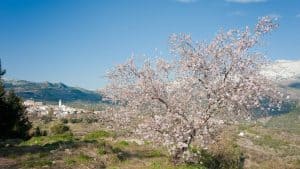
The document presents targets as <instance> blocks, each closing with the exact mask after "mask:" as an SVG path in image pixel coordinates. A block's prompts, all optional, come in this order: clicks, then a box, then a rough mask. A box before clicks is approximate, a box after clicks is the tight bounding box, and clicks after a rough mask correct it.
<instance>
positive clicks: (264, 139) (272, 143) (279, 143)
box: [254, 135, 288, 149]
mask: <svg viewBox="0 0 300 169" xmlns="http://www.w3.org/2000/svg"><path fill="white" fill-rule="evenodd" d="M254 143H255V144H257V145H260V146H268V147H270V148H272V149H281V148H282V147H283V146H287V145H288V143H287V142H286V141H284V140H281V139H276V138H274V137H272V136H271V135H263V136H260V137H258V138H256V139H254Z"/></svg>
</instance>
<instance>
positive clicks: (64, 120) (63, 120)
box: [60, 118, 69, 124]
mask: <svg viewBox="0 0 300 169" xmlns="http://www.w3.org/2000/svg"><path fill="white" fill-rule="evenodd" d="M60 121H61V122H62V123H64V124H67V123H68V122H69V121H68V119H66V118H61V119H60Z"/></svg>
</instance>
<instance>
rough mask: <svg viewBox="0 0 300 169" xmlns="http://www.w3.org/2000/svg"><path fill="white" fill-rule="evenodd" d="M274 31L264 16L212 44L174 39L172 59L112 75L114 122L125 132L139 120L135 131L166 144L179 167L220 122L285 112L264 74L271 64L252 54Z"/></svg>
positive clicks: (128, 67)
mask: <svg viewBox="0 0 300 169" xmlns="http://www.w3.org/2000/svg"><path fill="white" fill-rule="evenodd" d="M276 27H277V24H276V23H274V19H273V18H270V17H263V18H261V19H260V20H259V21H258V24H257V25H256V27H255V29H254V31H253V32H251V31H250V29H249V28H248V27H246V29H245V30H243V31H240V30H229V31H228V32H221V33H219V34H218V35H217V36H216V37H215V38H214V39H213V40H212V41H211V42H210V43H199V42H194V41H193V40H192V39H191V37H190V36H189V35H185V34H179V35H173V36H171V38H170V44H171V51H172V52H173V53H174V54H175V56H177V57H175V58H176V59H175V60H174V61H172V62H167V61H165V60H163V59H157V60H155V63H154V62H153V61H150V60H146V61H145V62H144V64H143V65H142V66H140V67H138V66H137V65H136V64H135V63H134V60H133V59H130V60H129V61H128V62H127V63H125V64H122V65H119V66H117V67H116V68H115V69H113V70H112V71H111V72H109V73H108V78H109V80H110V83H109V85H108V86H107V88H106V89H105V90H104V93H105V94H106V96H107V97H108V98H109V99H111V100H113V101H115V102H116V103H117V105H118V108H120V109H119V110H118V111H120V114H118V115H116V116H112V117H117V118H116V119H118V120H120V121H119V122H120V124H122V125H124V126H127V127H128V126H130V123H131V124H133V122H136V123H137V124H138V129H137V133H139V134H141V135H142V136H144V138H146V139H151V140H152V141H154V142H157V143H160V144H164V145H166V146H167V147H168V149H169V152H170V154H171V156H172V159H173V161H174V163H180V162H186V161H190V160H192V159H193V157H194V156H195V154H194V153H193V152H192V151H190V146H191V144H192V143H193V142H195V140H197V141H201V144H198V146H201V147H203V146H206V145H207V144H209V143H210V141H209V140H210V138H211V137H210V136H212V134H213V133H215V132H216V131H218V130H217V129H218V127H220V124H223V123H227V122H235V121H237V120H239V119H242V118H243V119H245V118H249V117H251V115H252V114H253V112H255V111H256V110H257V109H258V108H260V109H261V110H266V109H268V108H270V107H272V106H274V105H275V106H278V107H279V106H280V103H281V102H280V100H281V97H283V95H282V94H281V93H280V92H278V91H277V90H276V87H275V86H274V85H273V84H274V83H273V82H272V81H270V80H269V79H268V78H267V77H265V76H263V75H262V74H261V73H260V71H261V69H262V67H264V66H265V65H266V64H267V62H266V59H265V58H264V57H263V56H262V55H261V54H258V53H255V52H251V48H253V47H254V46H255V45H256V44H257V43H258V42H259V39H260V37H261V36H263V35H264V34H266V33H268V32H270V31H271V30H273V29H274V28H276ZM265 100H267V101H268V105H267V106H266V105H265V104H264V105H262V102H265ZM126 122H130V123H128V124H126Z"/></svg>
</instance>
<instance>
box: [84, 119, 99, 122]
mask: <svg viewBox="0 0 300 169" xmlns="http://www.w3.org/2000/svg"><path fill="white" fill-rule="evenodd" d="M85 122H86V123H96V122H98V119H94V118H86V119H85Z"/></svg>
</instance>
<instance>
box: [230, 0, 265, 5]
mask: <svg viewBox="0 0 300 169" xmlns="http://www.w3.org/2000/svg"><path fill="white" fill-rule="evenodd" d="M225 1H226V2H232V3H240V4H249V3H260V2H267V0H225Z"/></svg>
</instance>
